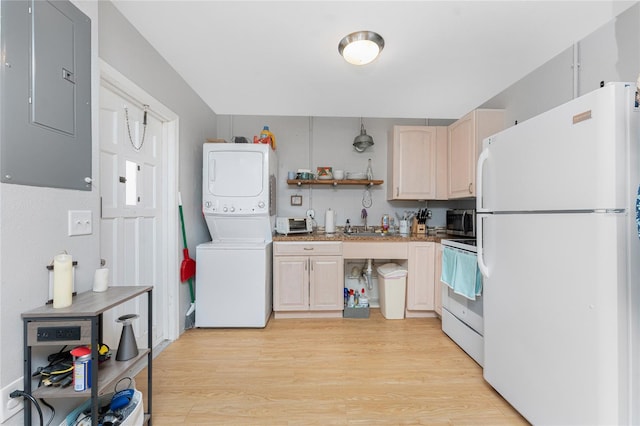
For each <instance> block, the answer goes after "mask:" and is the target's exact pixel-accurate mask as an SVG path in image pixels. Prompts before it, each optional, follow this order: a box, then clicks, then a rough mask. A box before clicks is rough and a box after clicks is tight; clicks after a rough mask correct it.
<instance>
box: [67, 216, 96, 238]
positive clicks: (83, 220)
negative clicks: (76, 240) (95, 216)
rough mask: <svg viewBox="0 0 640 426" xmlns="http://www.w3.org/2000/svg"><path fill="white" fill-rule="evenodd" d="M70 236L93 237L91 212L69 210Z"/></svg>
mask: <svg viewBox="0 0 640 426" xmlns="http://www.w3.org/2000/svg"><path fill="white" fill-rule="evenodd" d="M68 219H69V236H70V237H72V236H74V235H91V233H92V232H93V231H92V225H93V223H92V220H91V210H69V215H68Z"/></svg>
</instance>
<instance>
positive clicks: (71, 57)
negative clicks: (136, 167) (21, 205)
mask: <svg viewBox="0 0 640 426" xmlns="http://www.w3.org/2000/svg"><path fill="white" fill-rule="evenodd" d="M0 7H1V15H2V16H1V24H0V28H1V38H2V42H3V46H4V48H5V58H4V64H2V65H3V66H1V67H0V84H1V87H0V91H1V92H2V94H3V96H2V101H1V102H2V103H1V106H0V120H1V124H0V127H1V132H2V133H1V139H0V181H2V182H6V183H14V184H21V185H32V186H45V187H55V188H66V189H80V190H87V191H89V190H91V178H92V176H91V172H92V170H91V152H92V143H91V20H90V19H89V18H88V17H87V16H86V15H85V14H84V13H82V12H81V11H80V10H79V9H78V8H77V7H76V6H74V5H73V4H72V3H71V2H69V1H68V0H62V1H58V0H56V1H42V0H28V1H26V0H19V1H2V3H1V6H0Z"/></svg>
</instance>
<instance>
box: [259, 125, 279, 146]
mask: <svg viewBox="0 0 640 426" xmlns="http://www.w3.org/2000/svg"><path fill="white" fill-rule="evenodd" d="M260 140H261V141H264V142H262V143H269V144H271V149H276V137H275V136H274V135H273V133H271V131H270V130H269V126H264V128H263V129H262V131H261V132H260Z"/></svg>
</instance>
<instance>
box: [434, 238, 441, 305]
mask: <svg viewBox="0 0 640 426" xmlns="http://www.w3.org/2000/svg"><path fill="white" fill-rule="evenodd" d="M435 246H436V248H435V252H436V254H435V261H434V263H433V266H434V268H433V269H434V274H433V283H434V298H435V302H434V305H435V311H436V314H438V315H440V316H442V281H440V277H441V276H442V244H439V243H437V244H436V245H435Z"/></svg>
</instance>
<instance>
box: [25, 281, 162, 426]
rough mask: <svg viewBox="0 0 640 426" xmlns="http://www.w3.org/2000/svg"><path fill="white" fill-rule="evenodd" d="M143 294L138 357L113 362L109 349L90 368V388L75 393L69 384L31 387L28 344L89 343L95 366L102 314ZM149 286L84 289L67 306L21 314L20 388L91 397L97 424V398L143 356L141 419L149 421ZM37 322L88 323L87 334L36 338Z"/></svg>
mask: <svg viewBox="0 0 640 426" xmlns="http://www.w3.org/2000/svg"><path fill="white" fill-rule="evenodd" d="M145 293H146V294H147V303H148V307H147V315H148V318H147V328H148V331H147V335H148V341H147V345H148V347H147V348H146V349H140V350H139V354H138V356H136V357H134V358H132V359H130V360H127V361H116V359H115V351H116V350H117V348H111V350H112V351H113V353H114V354H113V355H112V358H111V359H109V360H108V361H105V362H103V363H102V364H101V365H99V367H98V368H96V367H92V370H91V373H92V374H91V388H90V389H87V390H85V391H82V392H76V391H74V389H73V386H71V387H69V388H65V389H60V388H49V387H40V388H36V389H33V390H32V380H33V379H32V377H31V374H32V373H33V370H32V362H31V350H32V347H34V346H38V347H42V346H60V345H76V346H80V345H91V365H92V366H98V347H99V343H100V342H101V340H102V314H103V313H104V312H106V311H108V310H110V309H112V308H114V307H116V306H118V305H120V304H122V303H124V302H126V301H128V300H131V299H134V298H136V297H138V296H141V295H143V294H145ZM152 306H153V287H152V286H116V287H109V289H108V290H107V291H105V292H101V293H95V292H93V291H87V292H84V293H80V294H77V295H76V296H74V297H73V302H72V304H71V306H68V307H66V308H60V309H54V308H53V305H45V306H41V307H39V308H36V309H33V310H31V311H28V312H24V313H23V314H22V321H23V333H24V347H23V348H24V391H25V392H26V393H28V394H31V395H33V397H35V398H87V397H90V398H91V413H92V418H91V423H92V425H97V424H98V416H97V415H96V413H98V408H99V407H98V405H99V404H98V397H99V396H102V395H104V394H106V393H108V392H109V391H111V390H112V389H113V385H114V384H115V383H116V382H117V380H118V379H120V378H121V377H122V376H123V375H124V374H126V373H127V372H128V371H129V370H130V369H132V368H133V367H134V365H135V364H137V363H138V362H139V361H141V360H143V359H144V357H145V356H146V358H147V360H146V362H147V398H146V399H147V401H146V406H145V410H146V413H145V422H147V424H151V403H152V398H151V395H152V384H153V381H152V361H153V354H152V348H153V337H152V333H151V330H152V325H153V323H152V318H153V310H152ZM38 325H42V326H61V325H65V326H73V325H76V326H79V327H83V326H87V325H88V326H89V328H90V333H88V334H86V335H85V334H82V335H81V336H80V338H79V339H78V340H75V341H61V340H58V341H38V339H37V336H36V334H37V331H38ZM24 424H25V425H27V426H30V425H31V402H30V401H29V400H28V399H27V398H25V399H24Z"/></svg>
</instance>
